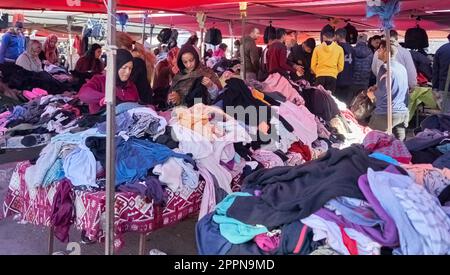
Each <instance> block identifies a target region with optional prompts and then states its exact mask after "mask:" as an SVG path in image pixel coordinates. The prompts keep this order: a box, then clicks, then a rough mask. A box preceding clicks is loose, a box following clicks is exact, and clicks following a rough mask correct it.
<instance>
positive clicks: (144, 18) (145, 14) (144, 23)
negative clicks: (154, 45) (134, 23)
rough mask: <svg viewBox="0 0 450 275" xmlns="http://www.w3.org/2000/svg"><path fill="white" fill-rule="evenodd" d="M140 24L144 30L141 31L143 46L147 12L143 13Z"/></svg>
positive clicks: (143, 43)
mask: <svg viewBox="0 0 450 275" xmlns="http://www.w3.org/2000/svg"><path fill="white" fill-rule="evenodd" d="M142 24H143V25H144V28H143V29H142V45H145V26H146V24H147V12H145V13H144V17H143V19H142Z"/></svg>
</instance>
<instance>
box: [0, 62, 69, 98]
mask: <svg viewBox="0 0 450 275" xmlns="http://www.w3.org/2000/svg"><path fill="white" fill-rule="evenodd" d="M46 70H48V71H45V70H44V71H42V72H32V71H28V70H25V69H24V68H22V67H20V66H18V65H16V64H14V63H4V64H0V72H1V81H2V82H3V83H4V84H6V85H8V86H9V87H10V88H12V89H17V90H21V91H22V90H32V89H33V88H41V89H44V90H46V91H48V93H49V94H62V93H64V92H66V91H72V90H74V87H73V85H75V84H74V83H72V77H71V76H70V75H68V74H67V73H66V72H65V71H64V69H62V68H60V67H57V66H46Z"/></svg>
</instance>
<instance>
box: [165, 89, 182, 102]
mask: <svg viewBox="0 0 450 275" xmlns="http://www.w3.org/2000/svg"><path fill="white" fill-rule="evenodd" d="M168 102H169V103H170V104H174V105H179V104H180V103H181V97H180V94H179V93H177V92H171V93H170V94H169V96H168Z"/></svg>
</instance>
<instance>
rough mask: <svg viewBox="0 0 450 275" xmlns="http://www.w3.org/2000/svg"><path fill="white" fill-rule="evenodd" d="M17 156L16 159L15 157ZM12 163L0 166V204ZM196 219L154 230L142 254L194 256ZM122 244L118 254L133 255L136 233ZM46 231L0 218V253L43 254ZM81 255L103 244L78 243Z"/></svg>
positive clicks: (57, 247)
mask: <svg viewBox="0 0 450 275" xmlns="http://www.w3.org/2000/svg"><path fill="white" fill-rule="evenodd" d="M17 158H20V157H19V156H17ZM14 167H15V163H7V164H2V165H0V205H3V199H4V195H5V193H6V191H7V190H8V184H9V178H10V177H11V174H12V172H13V170H14ZM195 222H196V218H192V219H188V220H186V221H184V222H181V223H179V224H177V225H175V226H172V227H168V228H164V229H161V230H159V231H156V232H154V233H152V234H150V235H149V236H148V237H147V242H146V253H147V254H148V252H149V251H150V249H153V248H157V249H159V250H161V251H164V252H166V253H167V254H169V255H195V254H196V253H197V252H196V251H197V250H196V244H195ZM124 239H125V242H126V243H125V246H124V248H123V249H122V250H120V251H119V253H118V254H122V255H135V254H138V249H139V235H138V234H134V233H128V234H126V235H125V238H124ZM70 240H71V241H75V242H78V241H79V240H80V232H78V231H77V230H75V229H72V231H71V233H70ZM47 241H48V230H47V229H46V228H45V227H41V226H34V225H29V224H26V225H23V224H18V223H17V222H16V221H14V220H13V219H12V218H11V217H10V218H7V219H3V220H0V255H44V254H47ZM65 249H66V245H65V244H62V243H60V242H59V241H57V240H55V251H58V250H59V251H61V250H65ZM81 254H82V255H102V254H104V245H103V244H94V245H81Z"/></svg>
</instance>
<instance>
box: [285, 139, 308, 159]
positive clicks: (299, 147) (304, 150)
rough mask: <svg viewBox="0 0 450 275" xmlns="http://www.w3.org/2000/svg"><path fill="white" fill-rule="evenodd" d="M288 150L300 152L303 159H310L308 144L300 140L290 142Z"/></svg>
mask: <svg viewBox="0 0 450 275" xmlns="http://www.w3.org/2000/svg"><path fill="white" fill-rule="evenodd" d="M288 151H289V152H294V153H300V154H302V157H303V159H304V160H305V161H310V160H311V159H312V155H311V149H310V148H309V147H308V145H304V144H302V143H300V142H295V143H293V144H292V146H291V148H289V150H288Z"/></svg>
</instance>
